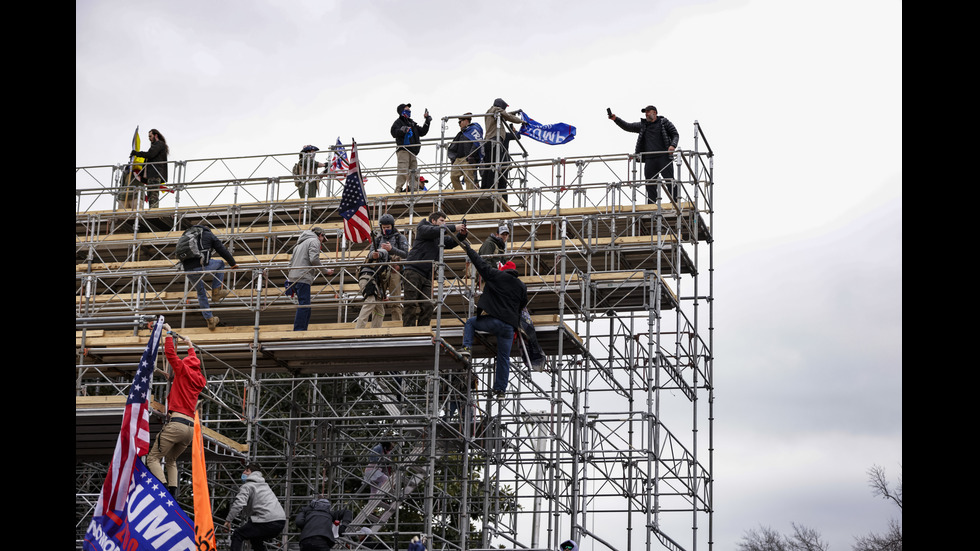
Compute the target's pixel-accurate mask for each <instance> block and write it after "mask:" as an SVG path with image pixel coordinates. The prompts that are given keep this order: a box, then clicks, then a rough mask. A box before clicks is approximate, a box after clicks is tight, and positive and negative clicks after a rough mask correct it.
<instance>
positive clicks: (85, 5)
mask: <svg viewBox="0 0 980 551" xmlns="http://www.w3.org/2000/svg"><path fill="white" fill-rule="evenodd" d="M287 6H288V9H287ZM75 7H76V27H75V29H76V34H75V43H76V50H75V66H76V72H75V152H76V153H75V164H76V166H89V165H109V164H116V163H121V162H124V161H125V160H126V157H127V155H128V153H129V142H130V139H131V138H132V133H133V130H134V129H135V127H136V126H137V125H139V127H140V129H141V133H142V134H143V140H144V148H145V147H147V146H148V143H147V142H146V138H145V131H146V130H149V129H150V128H157V129H159V130H160V131H161V132H162V133H163V134H164V135H165V136H166V137H167V141H168V143H169V145H170V148H171V155H170V159H171V160H186V159H199V158H207V157H219V156H238V155H258V154H267V153H285V152H295V151H298V150H299V148H300V147H301V146H302V145H304V144H308V143H310V144H315V145H318V146H319V147H320V148H321V149H326V147H327V146H329V145H330V144H332V143H333V142H334V141H335V140H336V139H337V137H340V138H341V139H342V140H343V141H345V142H349V141H350V140H351V139H352V138H353V139H356V140H357V141H358V142H371V141H385V140H388V139H389V136H388V129H389V127H390V125H391V123H392V121H393V120H394V118H395V116H396V114H395V106H396V105H397V104H399V103H402V102H410V103H412V104H413V106H414V113H413V116H414V118H416V119H417V120H421V112H422V110H423V109H424V108H425V107H428V109H429V110H430V112H431V113H432V115H433V116H434V117H436V119H437V120H438V118H439V117H441V116H444V115H451V114H459V113H463V112H466V111H472V112H477V113H479V112H484V111H485V110H486V109H487V108H488V107H489V106H490V105H491V103H492V101H493V99H494V98H497V97H502V98H504V99H505V100H506V101H507V102H509V103H510V105H511V108H514V109H516V108H523V109H524V110H525V111H526V112H527V113H528V115H529V116H531V117H533V118H534V119H536V120H538V121H539V122H543V123H550V122H566V123H568V124H572V125H575V126H576V127H577V130H578V134H577V137H576V139H575V140H574V141H573V142H571V143H569V144H566V145H562V146H547V145H544V144H537V143H534V142H531V143H526V144H525V145H526V146H527V147H528V149H529V150H530V153H531V156H532V157H535V158H550V157H559V156H562V157H568V156H576V155H590V154H601V153H629V152H632V149H633V144H634V141H635V135H632V134H627V133H625V132H623V131H621V130H619V129H618V128H617V127H616V126H615V125H614V124H613V123H612V122H610V121H609V120H608V119H606V117H605V109H606V108H607V107H609V108H611V109H612V110H613V112H615V113H617V114H618V115H619V116H621V117H623V118H625V119H628V120H639V118H640V116H641V114H640V108H641V107H642V106H645V105H647V104H654V105H656V106H657V107H658V109H659V112H660V114H661V115H663V116H665V117H667V118H669V119H670V120H671V121H672V122H674V124H675V125H676V126H677V128H678V130H679V131H680V133H681V143H680V147H681V148H690V147H692V145H693V139H692V138H693V134H694V130H693V123H694V121H695V120H696V121H699V122H700V123H701V125H702V126H703V128H704V131H705V133H706V134H707V137H708V140H709V141H710V144H711V147H712V148H713V150H714V151H715V153H716V157H715V182H716V186H715V193H716V196H715V199H716V203H715V207H716V215H715V227H714V228H713V229H714V235H715V237H716V243H715V255H716V260H715V264H716V265H715V268H716V272H715V274H716V284H715V289H714V296H715V298H716V310H715V313H716V319H715V323H714V327H715V329H716V334H715V358H716V360H715V370H716V404H715V414H716V424H715V448H716V455H715V479H716V482H715V488H714V490H715V493H714V496H715V507H716V513H715V517H714V522H715V541H716V542H717V543H718V547H717V548H718V549H730V548H732V547H734V544H735V542H737V541H738V540H739V539H740V538H741V537H742V535H743V534H744V533H745V531H746V530H749V529H753V528H758V527H759V526H760V525H765V526H770V527H772V528H774V529H777V530H780V531H783V532H790V531H791V526H790V523H792V522H796V523H798V524H804V525H807V526H809V527H811V528H814V529H816V530H817V531H819V532H821V533H822V534H823V536H824V538H825V540H826V541H828V542H829V543H830V544H831V549H833V550H838V551H839V550H844V549H850V547H851V544H852V542H853V537H854V536H858V535H863V534H866V533H867V532H869V531H872V530H874V531H879V532H881V531H884V530H885V529H886V528H887V524H888V520H889V518H892V517H896V518H899V519H900V518H901V517H900V516H899V511H898V510H897V508H895V507H894V506H892V505H889V504H888V503H887V502H885V501H884V500H882V499H880V498H875V497H874V496H872V495H871V492H870V491H869V488H868V485H867V473H866V471H867V469H868V468H869V467H871V466H872V465H874V464H878V465H881V466H883V467H885V469H886V470H887V473H888V474H889V475H890V477H891V478H892V480H893V481H894V480H895V479H897V477H898V475H899V474H900V472H901V464H902V351H901V347H902V293H901V291H902V276H901V270H900V268H901V265H902V166H901V148H902V127H901V123H902V120H903V118H904V117H903V113H902V112H901V109H902V33H901V27H902V13H901V12H902V4H901V3H900V2H894V1H867V0H849V1H842V0H826V1H821V2H813V1H805V2H785V1H780V0H759V1H734V0H720V1H708V0H703V1H698V2H662V1H651V0H642V1H622V2H583V1H577V0H573V1H568V0H566V1H561V2H559V1H527V0H525V1H521V2H512V1H509V0H508V1H495V2H482V1H481V2H469V1H461V0H455V1H430V0H420V1H414V2H394V1H371V0H362V1H360V2H329V1H322V2H296V1H294V2H259V1H248V0H246V1H236V2H199V1H193V2H190V1H169V2H155V3H147V2H122V1H80V2H76V4H75ZM436 122H437V121H435V122H434V124H433V130H434V133H431V134H430V137H431V136H435V135H438V131H437V130H438V126H437V125H436ZM451 128H452V127H451ZM525 141H527V140H525ZM370 191H371V190H370V188H369V192H370ZM585 549H591V547H590V546H589V544H588V543H586V545H585Z"/></svg>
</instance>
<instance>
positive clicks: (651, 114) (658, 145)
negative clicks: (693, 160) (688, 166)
mask: <svg viewBox="0 0 980 551" xmlns="http://www.w3.org/2000/svg"><path fill="white" fill-rule="evenodd" d="M640 111H641V112H642V113H643V115H644V118H642V119H640V121H639V122H626V121H624V120H622V119H620V118H618V117H617V116H616V115H614V114H613V113H612V110H611V109H609V108H608V107H607V108H606V115H607V116H608V117H609V118H610V119H611V120H612V121H613V122H615V123H616V125H617V126H619V127H620V128H622V129H623V130H625V131H627V132H636V133H637V134H639V136H638V137H637V138H636V150H635V151H634V153H635V154H637V155H640V156H641V158H642V159H643V178H644V179H646V180H647V182H648V183H647V203H656V202H657V201H659V200H660V186H659V185H657V184H656V183H655V182H653V180H654V178H663V179H664V180H665V187H666V188H667V194H668V195H670V197H671V199H673V200H674V201H677V200H678V196H677V184H676V183H675V182H674V165H673V163H672V162H671V161H672V159H673V153H674V149H675V148H676V147H677V142H678V141H679V140H680V134H679V133H678V132H677V128H675V127H674V124H673V123H672V122H670V121H669V120H667V117H659V116H657V108H656V107H654V106H652V105H647V106H646V107H644V108H643V109H640Z"/></svg>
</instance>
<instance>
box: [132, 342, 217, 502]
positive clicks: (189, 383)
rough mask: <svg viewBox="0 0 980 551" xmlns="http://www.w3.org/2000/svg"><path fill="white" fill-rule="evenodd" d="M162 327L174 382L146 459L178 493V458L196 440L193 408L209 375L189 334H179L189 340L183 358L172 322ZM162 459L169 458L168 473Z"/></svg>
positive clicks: (160, 478) (172, 492)
mask: <svg viewBox="0 0 980 551" xmlns="http://www.w3.org/2000/svg"><path fill="white" fill-rule="evenodd" d="M163 330H164V331H166V333H167V340H166V343H165V344H164V349H163V350H164V355H166V356H167V363H169V364H170V368H171V369H173V373H172V374H171V380H172V381H173V382H172V383H171V385H170V394H168V395H167V424H165V425H164V426H163V429H162V430H160V432H159V433H158V434H157V437H156V440H154V442H153V445H152V446H150V451H149V453H147V454H146V456H145V457H144V463H146V468H147V469H149V470H150V472H151V473H153V476H155V477H157V478H158V479H159V480H160V482H163V483H164V484H165V485H166V486H167V488H168V489H169V490H170V494H171V495H176V493H177V458H178V457H180V454H182V453H184V450H186V449H187V446H190V445H191V442H193V440H194V410H195V409H197V397H198V395H200V394H201V391H202V390H204V387H205V386H207V379H205V378H204V367H203V366H202V364H201V360H200V359H199V358H198V357H197V354H195V353H194V343H193V342H191V340H190V339H188V338H187V337H180V338H181V340H183V341H184V342H185V343H187V356H186V357H184V359H180V356H178V355H177V351H176V349H175V348H174V338H173V331H171V330H170V324H167V323H165V324H163ZM163 461H165V462H166V468H167V471H166V474H164V469H163V466H162V462H163Z"/></svg>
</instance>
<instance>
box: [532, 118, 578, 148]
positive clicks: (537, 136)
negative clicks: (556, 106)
mask: <svg viewBox="0 0 980 551" xmlns="http://www.w3.org/2000/svg"><path fill="white" fill-rule="evenodd" d="M521 118H522V119H523V120H524V124H522V125H521V130H520V133H521V134H523V135H525V136H528V137H529V138H531V139H532V140H537V141H539V142H541V143H546V144H548V145H561V144H563V143H568V142H570V141H572V140H574V139H575V127H574V126H572V125H570V124H565V123H563V122H556V123H554V124H541V123H539V122H537V121H536V120H534V119H532V118H531V117H529V116H527V113H525V112H524V111H521Z"/></svg>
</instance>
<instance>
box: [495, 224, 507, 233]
mask: <svg viewBox="0 0 980 551" xmlns="http://www.w3.org/2000/svg"><path fill="white" fill-rule="evenodd" d="M497 233H508V234H509V233H510V229H509V228H507V224H503V225H501V226H500V227H499V228H497Z"/></svg>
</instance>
